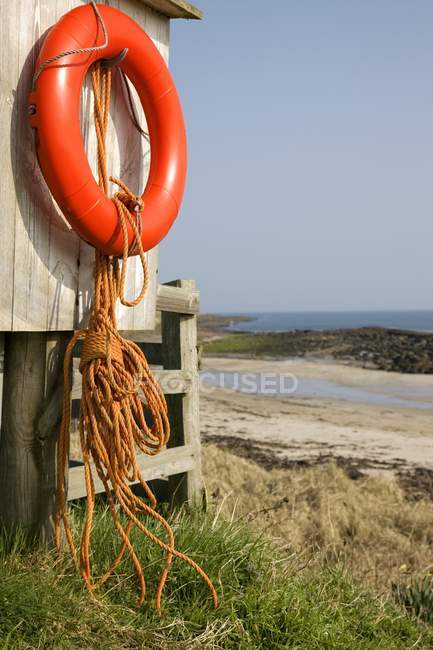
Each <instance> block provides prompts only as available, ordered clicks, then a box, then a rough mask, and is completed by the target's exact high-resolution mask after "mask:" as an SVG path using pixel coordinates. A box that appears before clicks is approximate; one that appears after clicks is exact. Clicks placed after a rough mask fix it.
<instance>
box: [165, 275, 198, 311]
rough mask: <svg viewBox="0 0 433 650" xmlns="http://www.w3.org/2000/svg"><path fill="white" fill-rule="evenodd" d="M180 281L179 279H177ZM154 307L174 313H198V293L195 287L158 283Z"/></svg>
mask: <svg viewBox="0 0 433 650" xmlns="http://www.w3.org/2000/svg"><path fill="white" fill-rule="evenodd" d="M179 282H180V280H179ZM156 308H157V309H159V310H160V311H162V312H164V311H168V312H172V313H175V314H192V315H194V314H198V313H199V311H200V293H199V291H197V289H195V288H191V289H190V288H189V285H188V286H187V285H185V286H182V287H181V286H169V285H167V284H159V285H158V288H157V290H156Z"/></svg>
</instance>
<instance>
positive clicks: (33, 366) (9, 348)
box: [0, 332, 71, 545]
mask: <svg viewBox="0 0 433 650" xmlns="http://www.w3.org/2000/svg"><path fill="white" fill-rule="evenodd" d="M70 335H71V333H70V332H59V333H45V332H17V333H8V334H7V335H6V337H5V375H4V391H3V412H2V430H1V436H0V524H2V525H3V526H5V527H6V528H8V529H9V530H13V529H14V528H16V527H20V528H23V529H24V530H25V531H26V532H27V533H28V534H29V535H30V536H31V537H39V538H40V540H41V541H43V542H45V543H47V544H48V545H50V544H51V543H52V541H53V515H54V510H55V488H56V462H55V459H56V454H55V451H56V442H57V435H58V431H59V425H60V420H61V416H62V386H63V385H62V365H63V355H64V351H65V348H66V345H67V343H68V341H69V338H70Z"/></svg>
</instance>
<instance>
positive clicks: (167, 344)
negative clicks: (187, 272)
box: [161, 280, 203, 504]
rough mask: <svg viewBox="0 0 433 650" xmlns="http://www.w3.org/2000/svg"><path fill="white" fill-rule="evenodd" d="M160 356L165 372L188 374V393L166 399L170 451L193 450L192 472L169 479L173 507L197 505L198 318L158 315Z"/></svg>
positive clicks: (184, 284)
mask: <svg viewBox="0 0 433 650" xmlns="http://www.w3.org/2000/svg"><path fill="white" fill-rule="evenodd" d="M169 284H170V285H171V286H176V287H181V288H182V289H188V290H193V289H195V282H194V281H193V280H175V281H174V282H170V283H169ZM161 332H162V356H163V364H164V368H165V369H167V370H174V369H181V370H185V371H189V372H190V373H191V386H190V388H189V390H188V391H187V392H186V393H184V394H180V395H166V399H167V403H168V409H169V416H170V425H171V437H170V442H169V445H168V446H169V447H177V446H180V445H185V444H187V445H191V446H192V447H193V449H194V469H192V470H191V471H189V472H184V473H182V474H174V475H173V476H170V477H169V491H170V493H171V494H172V495H173V496H172V503H173V504H180V503H183V502H185V501H188V502H190V503H193V502H195V503H196V504H199V503H200V502H201V500H202V493H203V481H202V473H201V456H200V422H199V376H198V360H197V316H195V315H189V314H188V315H187V314H179V313H170V312H167V311H163V312H162V315H161Z"/></svg>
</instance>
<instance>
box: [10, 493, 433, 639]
mask: <svg viewBox="0 0 433 650" xmlns="http://www.w3.org/2000/svg"><path fill="white" fill-rule="evenodd" d="M75 519H76V522H77V523H80V520H81V511H80V509H76V510H75ZM172 519H173V517H172ZM173 527H174V530H175V534H176V538H177V544H178V547H179V548H181V549H182V550H184V551H186V552H187V553H189V554H190V555H191V556H192V557H193V558H194V559H195V560H197V561H198V562H199V563H200V564H202V566H203V568H205V569H206V571H207V572H208V573H209V575H210V576H211V577H212V579H213V580H214V581H215V584H216V586H217V589H218V592H219V594H220V597H221V606H220V607H219V608H218V609H217V610H214V609H213V608H212V606H211V602H210V599H209V597H208V592H207V589H206V587H205V586H204V585H203V584H202V583H201V581H200V580H199V579H198V578H197V577H196V576H195V575H194V573H193V572H192V571H191V570H190V569H189V568H188V567H187V566H185V565H184V564H182V563H181V562H179V561H176V562H175V563H174V566H173V569H172V572H171V574H170V577H169V581H168V584H167V588H166V591H165V598H164V600H163V610H162V613H161V614H159V613H158V612H156V611H155V608H154V605H153V602H152V599H151V596H153V594H154V587H155V582H156V577H157V575H158V569H159V568H160V566H161V554H160V552H159V550H158V549H156V548H155V547H154V546H153V545H152V544H151V543H149V542H148V541H147V540H144V539H142V538H141V537H140V535H136V536H135V538H134V542H135V544H136V547H137V548H138V549H139V555H140V557H141V559H142V561H143V565H144V566H145V574H146V576H147V577H148V579H149V580H148V582H149V584H148V588H149V598H148V600H147V601H146V603H145V606H144V607H142V608H141V609H136V608H135V606H134V601H135V597H136V584H135V579H134V577H133V575H132V570H131V566H130V564H129V563H128V562H125V563H124V564H123V565H121V567H120V568H119V570H118V573H117V575H116V576H115V577H114V578H113V579H111V581H110V582H109V583H108V584H107V586H106V588H105V589H104V591H102V593H101V594H100V599H99V601H98V602H94V601H92V600H91V598H90V597H89V596H88V595H87V593H86V592H85V590H84V588H83V586H82V583H81V579H80V578H79V577H78V576H77V575H76V574H75V572H74V570H73V569H72V567H71V565H70V563H69V562H68V559H67V556H65V557H62V558H59V559H58V558H56V556H55V554H54V553H48V552H44V551H40V550H35V549H33V550H32V549H28V548H27V549H26V545H25V542H24V540H23V539H22V537H20V536H19V535H17V536H15V537H14V538H12V539H10V538H9V539H8V538H7V537H6V536H5V535H3V537H0V648H2V649H6V648H14V649H15V648H16V649H18V650H21V649H23V650H24V649H25V648H43V649H44V650H45V649H46V648H56V649H67V648H98V649H111V648H113V649H114V648H115V649H116V650H118V649H120V648H160V649H162V648H173V649H174V648H176V649H178V648H233V649H235V648H236V649H237V648H241V649H243V648H266V649H268V648H269V649H272V648H302V649H306V650H309V649H321V650H322V649H325V648H329V649H330V650H331V649H332V650H334V649H339V648H341V649H342V650H343V649H344V650H350V649H352V648H353V649H355V648H356V650H358V649H363V648H371V649H372V650H373V649H374V650H376V649H378V648H384V649H387V650H388V649H390V648H408V647H411V646H412V645H414V644H415V643H416V642H417V641H418V643H417V645H416V647H417V648H431V647H433V631H432V630H431V628H428V627H426V626H422V625H421V624H419V623H418V622H417V621H416V620H413V619H411V618H409V616H408V615H407V614H405V613H404V612H403V610H399V609H397V608H395V607H394V606H393V605H391V604H390V603H384V602H381V601H379V600H378V599H377V598H376V597H375V596H374V595H372V594H371V593H370V592H368V591H366V590H364V589H363V588H361V587H360V586H359V585H357V584H356V583H355V582H354V581H353V580H352V579H351V577H350V576H349V575H348V574H347V572H345V571H344V570H343V569H338V570H337V569H335V568H334V569H331V568H323V567H322V568H321V569H319V568H317V567H316V568H312V567H310V568H304V569H301V568H300V567H299V565H298V566H297V561H296V560H295V559H294V558H289V559H287V558H284V555H283V554H282V553H281V552H280V551H279V550H278V549H276V548H275V547H274V546H273V545H272V543H271V542H269V541H267V540H266V539H265V538H264V537H258V536H257V534H255V533H254V532H252V530H251V529H250V528H248V527H247V525H246V524H244V523H236V522H234V523H229V522H227V521H225V520H224V519H222V518H221V517H215V515H214V513H211V512H210V513H206V514H202V513H199V514H198V513H188V512H181V513H179V514H177V515H176V516H175V517H174V521H173ZM117 544H118V542H117V538H116V537H115V536H114V535H113V533H112V528H111V525H110V518H109V515H108V514H107V511H106V510H105V509H104V508H103V507H101V506H99V507H98V513H97V519H96V526H95V533H94V558H93V559H94V563H95V568H96V571H97V572H98V571H102V569H103V567H104V566H106V565H107V562H108V561H109V556H111V554H112V553H113V551H114V550H115V549H116V548H117Z"/></svg>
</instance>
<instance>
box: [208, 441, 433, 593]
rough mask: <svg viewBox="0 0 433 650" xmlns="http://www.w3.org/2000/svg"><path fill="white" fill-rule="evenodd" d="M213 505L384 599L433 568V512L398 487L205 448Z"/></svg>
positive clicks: (335, 471) (334, 469) (432, 507)
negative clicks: (338, 567)
mask: <svg viewBox="0 0 433 650" xmlns="http://www.w3.org/2000/svg"><path fill="white" fill-rule="evenodd" d="M203 463H204V474H205V479H206V485H207V492H208V498H209V499H210V500H211V501H213V502H215V501H216V502H217V503H219V504H220V505H219V507H220V508H221V510H222V512H223V513H225V514H229V515H230V516H231V513H233V512H234V517H235V518H238V517H245V518H246V519H248V520H249V521H251V522H252V523H253V525H254V526H255V527H257V529H260V530H264V531H266V532H267V533H270V534H271V535H272V536H273V537H274V538H278V539H279V540H281V543H283V544H285V545H289V548H291V549H293V551H295V552H297V553H301V554H302V555H303V556H304V557H305V559H306V561H307V560H311V561H317V562H320V563H323V562H327V563H329V562H331V563H333V562H335V561H343V562H344V563H345V564H346V565H347V566H348V567H350V569H351V571H352V572H353V574H354V575H355V576H356V577H358V578H361V579H362V580H363V581H364V582H365V581H366V582H367V583H368V584H370V585H371V586H373V587H375V588H376V589H378V590H379V591H380V592H385V591H386V592H389V586H390V583H391V582H393V581H401V580H402V579H404V578H405V577H406V576H407V575H418V574H419V575H423V574H425V573H426V571H428V570H429V569H430V568H431V566H432V562H433V504H432V503H430V502H428V501H418V502H416V503H414V502H409V501H408V500H407V499H406V498H405V495H404V493H403V492H402V490H401V488H400V487H399V486H398V485H397V483H396V482H395V481H390V480H389V479H386V478H379V477H369V478H365V479H360V480H358V481H353V480H351V479H349V478H348V477H347V476H346V474H345V473H344V471H343V470H341V469H339V468H338V467H336V466H334V465H326V466H323V467H316V468H312V469H305V470H294V471H288V470H271V471H267V470H265V469H263V468H262V467H259V466H258V465H256V464H255V463H253V462H251V461H248V460H245V459H242V458H238V457H237V456H235V455H233V454H232V453H230V452H228V451H226V450H222V449H219V448H218V447H216V446H215V445H213V444H208V445H205V446H204V450H203Z"/></svg>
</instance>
